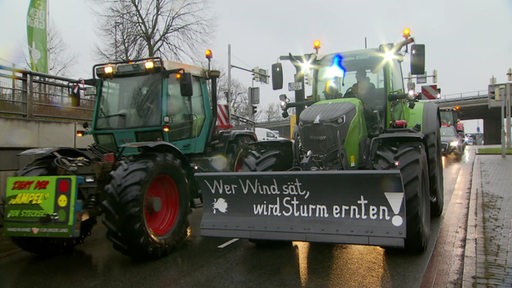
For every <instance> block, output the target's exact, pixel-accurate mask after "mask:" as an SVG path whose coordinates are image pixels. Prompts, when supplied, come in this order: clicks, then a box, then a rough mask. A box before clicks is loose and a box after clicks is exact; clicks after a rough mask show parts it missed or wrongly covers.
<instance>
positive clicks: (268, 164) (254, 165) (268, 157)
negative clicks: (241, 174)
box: [240, 150, 293, 248]
mask: <svg viewBox="0 0 512 288" xmlns="http://www.w3.org/2000/svg"><path fill="white" fill-rule="evenodd" d="M280 156H281V152H279V151H276V150H269V151H265V152H261V153H260V152H257V151H250V152H249V153H248V154H247V155H246V158H245V159H244V161H243V165H242V168H241V169H240V171H250V172H262V171H275V170H274V169H275V168H276V164H277V163H278V157H280ZM289 161H290V162H291V161H293V160H292V159H289ZM249 241H250V242H252V243H253V244H254V245H256V247H258V248H274V247H283V246H290V245H291V243H292V242H291V241H284V240H265V239H249Z"/></svg>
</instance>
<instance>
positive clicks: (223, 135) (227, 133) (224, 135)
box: [216, 130, 257, 143]
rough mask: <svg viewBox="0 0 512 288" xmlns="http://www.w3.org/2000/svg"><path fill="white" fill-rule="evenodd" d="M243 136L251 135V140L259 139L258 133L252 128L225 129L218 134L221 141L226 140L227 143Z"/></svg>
mask: <svg viewBox="0 0 512 288" xmlns="http://www.w3.org/2000/svg"><path fill="white" fill-rule="evenodd" d="M241 136H243V137H249V138H250V139H251V140H253V141H257V138H256V134H255V133H254V132H253V131H252V130H223V131H221V132H220V133H219V134H217V135H216V137H217V138H218V139H219V140H220V141H225V142H226V143H228V142H230V141H233V140H235V139H236V138H238V137H241Z"/></svg>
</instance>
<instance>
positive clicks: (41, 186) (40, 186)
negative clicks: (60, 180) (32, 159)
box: [34, 180, 50, 190]
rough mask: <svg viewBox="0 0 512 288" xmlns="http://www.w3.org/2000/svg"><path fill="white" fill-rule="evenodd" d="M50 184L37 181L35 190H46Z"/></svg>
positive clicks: (46, 181) (44, 181) (45, 181)
mask: <svg viewBox="0 0 512 288" xmlns="http://www.w3.org/2000/svg"><path fill="white" fill-rule="evenodd" d="M48 184H50V181H48V180H37V182H36V185H35V186H34V190H45V189H46V187H47V186H48Z"/></svg>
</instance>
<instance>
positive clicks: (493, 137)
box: [483, 113, 501, 145]
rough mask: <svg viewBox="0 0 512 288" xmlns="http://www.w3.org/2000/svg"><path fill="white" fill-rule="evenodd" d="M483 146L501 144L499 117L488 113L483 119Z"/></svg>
mask: <svg viewBox="0 0 512 288" xmlns="http://www.w3.org/2000/svg"><path fill="white" fill-rule="evenodd" d="M483 120H484V144H485V145H490V144H501V115H500V113H488V114H487V115H486V116H485V117H484V118H483Z"/></svg>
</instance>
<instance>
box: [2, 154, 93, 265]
mask: <svg viewBox="0 0 512 288" xmlns="http://www.w3.org/2000/svg"><path fill="white" fill-rule="evenodd" d="M54 159H55V158H53V157H45V158H41V159H37V160H35V161H34V162H32V163H31V164H29V165H27V166H26V167H25V168H24V169H23V170H22V171H21V172H20V173H19V175H20V176H47V175H60V174H58V169H57V167H56V166H55V164H54V162H53V160H54ZM78 197H79V199H80V198H81V195H78ZM95 224H96V218H95V217H90V218H89V219H88V220H86V221H83V222H82V223H81V224H80V237H77V238H54V237H45V238H42V237H12V238H11V240H12V242H14V243H15V244H16V245H17V246H19V247H20V248H21V249H23V250H25V251H28V252H31V253H34V254H37V255H42V256H52V255H58V254H63V253H69V252H71V251H72V250H73V248H74V247H75V246H76V245H78V244H80V243H82V242H83V241H84V239H85V237H87V236H89V235H90V234H91V231H92V228H93V226H94V225H95Z"/></svg>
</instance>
